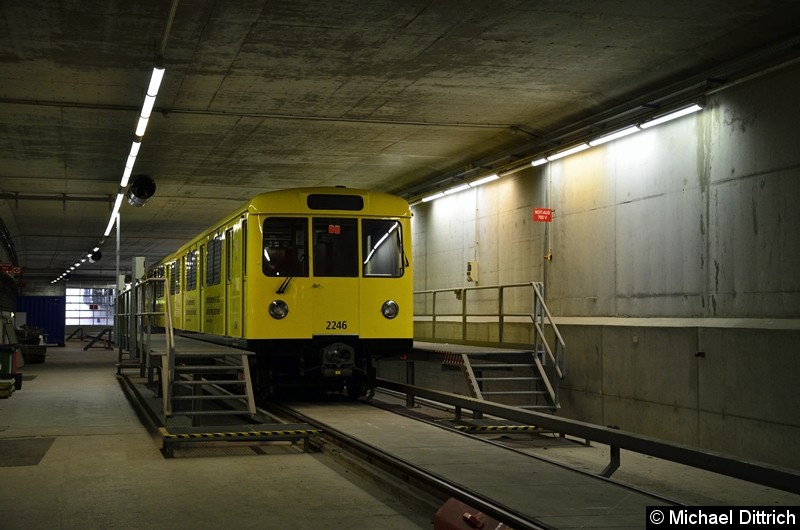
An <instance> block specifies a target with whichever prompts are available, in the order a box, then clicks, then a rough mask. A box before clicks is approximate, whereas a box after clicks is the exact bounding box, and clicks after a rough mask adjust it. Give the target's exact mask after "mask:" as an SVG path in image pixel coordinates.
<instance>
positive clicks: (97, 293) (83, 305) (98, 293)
mask: <svg viewBox="0 0 800 530" xmlns="http://www.w3.org/2000/svg"><path fill="white" fill-rule="evenodd" d="M66 317H67V319H66V325H67V326H112V325H113V324H114V289H110V288H107V289H105V288H104V289H98V288H86V289H84V288H80V289H76V288H67V305H66Z"/></svg>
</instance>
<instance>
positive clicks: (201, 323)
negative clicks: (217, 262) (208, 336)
mask: <svg viewBox="0 0 800 530" xmlns="http://www.w3.org/2000/svg"><path fill="white" fill-rule="evenodd" d="M205 256H206V246H205V245H200V254H199V255H198V257H197V320H198V322H197V327H198V331H200V332H201V333H203V332H205V330H206V313H205V285H206V274H205V270H206V258H205Z"/></svg>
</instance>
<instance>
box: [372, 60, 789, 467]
mask: <svg viewBox="0 0 800 530" xmlns="http://www.w3.org/2000/svg"><path fill="white" fill-rule="evenodd" d="M797 86H800V67H797V66H794V67H790V68H787V69H784V70H781V71H779V72H776V73H773V74H770V75H767V76H763V77H761V78H758V79H755V80H753V81H750V82H747V83H743V84H740V85H738V86H735V87H732V88H729V89H726V90H724V91H720V92H717V93H715V94H713V95H711V96H709V97H708V99H707V105H706V108H705V109H704V110H703V111H702V112H700V113H698V114H695V115H691V116H688V117H684V118H681V119H679V120H676V121H673V122H670V123H667V124H663V125H661V126H658V127H654V128H652V129H648V130H645V131H641V132H639V133H637V134H635V135H632V136H629V137H627V138H623V139H620V140H617V141H615V142H611V143H609V144H606V145H604V146H599V147H596V148H593V149H591V150H589V151H585V152H583V153H580V154H577V155H573V156H571V157H568V158H565V159H562V160H561V161H558V162H554V163H550V164H548V165H545V166H542V167H539V168H530V169H527V170H524V171H521V172H518V173H516V174H514V175H510V176H507V177H505V178H503V179H501V180H500V181H497V182H495V183H492V184H488V185H485V186H483V187H480V188H477V189H475V190H469V191H465V192H462V193H460V194H456V195H451V196H448V197H446V198H443V199H439V200H437V201H433V202H431V203H424V204H420V205H418V206H415V207H414V220H413V238H414V239H413V246H414V279H415V290H426V289H445V288H459V287H466V286H468V285H471V284H468V283H467V281H466V264H467V261H470V260H476V261H478V262H479V266H480V269H479V285H500V284H509V283H516V282H528V281H544V282H545V287H546V298H547V300H548V305H549V308H550V310H551V311H552V313H553V314H554V315H555V316H556V318H557V319H558V320H559V322H560V330H561V332H562V334H563V335H564V338H565V340H566V345H567V370H568V371H567V377H566V379H565V380H564V381H562V383H561V404H562V408H561V409H560V410H559V411H558V414H559V415H562V416H565V417H570V418H575V419H579V420H584V421H589V422H592V423H597V424H600V425H616V426H619V427H620V428H621V429H624V430H629V431H634V432H639V433H642V434H647V435H652V436H657V437H659V438H663V439H667V440H672V441H676V442H680V443H685V444H689V445H693V446H699V447H704V448H708V449H712V450H716V451H721V452H725V453H728V454H732V455H736V456H740V457H743V458H748V459H757V460H761V461H765V462H770V463H773V464H777V465H782V466H787V467H791V468H795V469H800V451H797V450H796V449H797V442H796V440H798V439H800V407H798V406H797V402H798V394H800V391H799V390H798V388H800V386H799V385H798V378H800V274H798V273H797V271H798V270H800V208H798V207H797V204H796V203H797V201H800V147H799V146H800V143H798V133H797V124H798V123H800V105H798V104H797V96H796V89H795V87H797ZM548 199H549V201H548ZM541 206H549V207H551V208H553V209H554V215H553V222H552V223H551V224H549V225H548V224H544V223H535V222H533V220H532V208H533V207H541ZM550 251H552V255H553V259H552V261H549V262H548V261H546V260H545V259H543V257H544V255H545V254H546V253H548V252H550ZM482 303H483V302H482ZM486 303H487V304H488V305H491V304H490V302H489V301H486ZM426 304H427V302H419V301H418V302H417V303H416V307H415V312H416V313H421V312H422V311H423V310H424V309H425V307H426ZM488 305H487V307H488ZM482 327H483V328H486V329H487V330H488V331H487V330H481V328H482ZM491 327H492V325H491V324H477V323H476V324H470V332H469V334H470V338H471V339H474V340H491V339H493V338H495V339H496V333H495V332H493V331H491ZM441 328H443V329H442V331H443V332H444V336H443V335H441V334H440V335H438V338H442V339H446V338H450V339H454V338H457V337H458V336H460V326H451V327H450V328H449V330H448V328H447V327H446V326H442V327H441ZM415 332H416V334H417V336H418V337H419V338H424V337H427V336H429V335H430V325H429V323H426V322H418V323H417V324H416V325H415ZM448 333H449V334H450V335H449V336H448V335H447V334H448ZM527 335H528V336H529V334H527ZM525 336H526V332H522V333H518V334H517V335H516V337H515V338H516V339H519V340H524V339H525ZM417 370H418V377H417V381H418V383H423V382H424V383H426V384H431V385H439V386H440V387H441V388H444V389H446V390H450V391H460V392H462V393H464V392H465V387H463V386H462V385H463V383H462V382H460V381H459V380H458V376H453V375H452V374H448V375H444V374H441V373H440V367H439V366H438V365H435V366H431V365H428V366H420V365H419V363H418V365H417ZM379 373H380V375H381V376H382V377H388V378H395V379H398V380H403V377H404V371H403V368H402V367H401V366H399V365H396V364H394V363H384V364H382V365H381V366H380V369H379Z"/></svg>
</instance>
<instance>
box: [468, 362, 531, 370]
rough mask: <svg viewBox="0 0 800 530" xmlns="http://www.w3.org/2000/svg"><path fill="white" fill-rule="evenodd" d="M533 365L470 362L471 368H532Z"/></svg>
mask: <svg viewBox="0 0 800 530" xmlns="http://www.w3.org/2000/svg"><path fill="white" fill-rule="evenodd" d="M534 366H535V365H533V364H516V363H500V364H480V363H472V369H473V370H485V369H489V370H493V369H501V370H502V369H505V368H533V367H534Z"/></svg>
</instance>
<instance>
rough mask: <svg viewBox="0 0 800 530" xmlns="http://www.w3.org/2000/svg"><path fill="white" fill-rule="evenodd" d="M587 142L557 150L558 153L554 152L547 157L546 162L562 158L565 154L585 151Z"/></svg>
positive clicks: (587, 146)
mask: <svg viewBox="0 0 800 530" xmlns="http://www.w3.org/2000/svg"><path fill="white" fill-rule="evenodd" d="M589 147H590V146H589V144H578V145H576V146H575V147H570V148H569V149H565V150H563V151H559V152H558V153H554V154H552V155H550V156H548V157H547V161H548V162H552V161H554V160H558V159H560V158H564V157H565V156H569V155H574V154H575V153H580V152H581V151H586V150H587V149H589Z"/></svg>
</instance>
